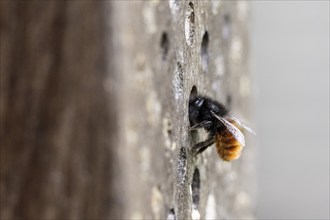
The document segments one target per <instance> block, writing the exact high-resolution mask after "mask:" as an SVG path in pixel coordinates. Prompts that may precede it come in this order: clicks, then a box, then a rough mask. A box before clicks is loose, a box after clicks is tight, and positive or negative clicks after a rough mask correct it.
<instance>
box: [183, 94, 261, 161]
mask: <svg viewBox="0 0 330 220" xmlns="http://www.w3.org/2000/svg"><path fill="white" fill-rule="evenodd" d="M189 121H190V125H191V127H190V130H196V129H199V128H204V129H205V130H206V131H207V132H208V138H207V139H206V140H205V141H202V142H200V143H198V144H196V145H195V146H194V147H193V148H194V149H196V151H197V153H201V152H203V151H204V150H206V148H208V147H209V146H211V145H212V144H213V143H215V146H216V148H217V152H218V154H219V157H220V158H221V159H223V160H225V161H231V160H235V159H237V158H239V156H240V154H241V151H242V149H243V147H244V146H245V138H244V135H243V133H242V132H241V129H243V128H244V129H245V130H247V131H249V132H251V133H254V132H253V131H252V129H251V128H249V127H248V126H246V125H244V124H243V123H241V122H240V121H239V120H238V119H237V118H235V117H233V116H232V115H230V113H229V110H228V109H227V108H226V107H225V106H224V105H223V104H221V103H219V102H217V101H215V100H213V99H211V98H209V97H206V96H196V97H194V98H192V99H191V100H189ZM254 134H255V133H254Z"/></svg>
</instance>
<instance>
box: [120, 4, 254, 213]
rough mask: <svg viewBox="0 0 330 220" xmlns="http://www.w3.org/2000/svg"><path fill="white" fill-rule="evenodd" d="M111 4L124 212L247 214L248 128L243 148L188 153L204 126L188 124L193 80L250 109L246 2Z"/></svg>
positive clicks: (238, 109)
mask: <svg viewBox="0 0 330 220" xmlns="http://www.w3.org/2000/svg"><path fill="white" fill-rule="evenodd" d="M114 8H115V10H114V11H115V14H114V17H115V18H116V20H119V21H121V22H119V23H116V25H115V26H116V27H115V30H116V31H115V32H116V33H117V34H118V35H117V36H116V37H117V39H116V42H117V43H116V44H117V45H118V53H119V55H118V56H116V58H115V59H116V60H117V63H120V62H121V65H120V70H119V72H121V73H122V75H121V76H122V77H121V80H122V84H121V85H122V87H121V89H120V91H121V92H120V93H121V94H122V97H123V100H121V101H122V102H121V103H120V109H121V110H120V111H119V112H120V117H119V118H120V119H122V120H123V121H122V123H120V124H121V132H120V134H121V141H122V144H121V146H122V148H121V149H120V151H121V152H122V153H121V155H126V156H127V157H125V163H124V167H125V169H124V170H126V172H125V174H126V183H127V185H126V186H125V187H126V189H127V191H126V192H127V195H126V196H127V197H126V198H125V201H127V203H126V205H127V211H126V213H125V217H127V218H135V219H137V218H165V217H168V218H169V219H170V218H171V217H173V212H174V213H175V216H176V218H178V219H189V218H195V219H198V218H199V217H200V218H211V219H212V218H213V219H214V218H249V217H253V194H254V188H253V186H254V181H253V179H254V171H253V170H254V169H253V151H254V148H253V145H252V144H250V143H252V142H250V141H249V136H248V137H247V139H248V141H247V143H248V146H247V147H246V148H245V149H244V152H243V155H242V157H241V158H240V159H239V160H237V161H234V162H231V163H226V162H223V161H221V160H220V159H219V157H218V155H217V154H216V151H215V149H214V148H210V149H208V150H207V151H206V152H205V153H204V154H203V155H199V156H198V157H196V156H194V155H193V152H192V151H191V146H192V145H193V144H194V143H196V141H197V140H199V139H201V138H204V136H203V134H200V133H197V134H190V133H189V132H188V127H189V122H188V100H189V96H190V94H191V91H192V90H193V87H195V89H194V92H196V91H197V93H201V94H207V95H209V96H211V97H214V98H216V99H218V100H221V101H223V102H224V103H226V104H227V105H229V107H230V108H231V109H232V110H233V112H234V113H235V114H236V115H238V116H242V117H243V118H246V119H248V118H249V114H250V112H249V109H250V99H249V95H250V77H249V71H248V44H247V30H248V19H247V18H248V14H249V11H248V3H247V2H244V1H239V2H230V1H205V2H204V1H191V2H189V1H148V2H139V1H137V2H136V1H134V2H131V1H130V2H126V3H123V2H116V3H114ZM196 170H197V171H196ZM194 172H196V173H195V178H194V182H193V174H194ZM192 182H193V183H192Z"/></svg>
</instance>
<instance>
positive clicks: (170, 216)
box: [167, 208, 176, 220]
mask: <svg viewBox="0 0 330 220" xmlns="http://www.w3.org/2000/svg"><path fill="white" fill-rule="evenodd" d="M175 219H176V217H175V210H174V209H173V208H172V209H170V210H169V212H168V215H167V220H175Z"/></svg>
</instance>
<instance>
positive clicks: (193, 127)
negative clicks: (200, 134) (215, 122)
mask: <svg viewBox="0 0 330 220" xmlns="http://www.w3.org/2000/svg"><path fill="white" fill-rule="evenodd" d="M211 124H212V121H202V122H201V123H199V124H197V125H194V126H192V127H190V128H189V131H192V130H196V129H198V128H205V127H208V126H210V125H211Z"/></svg>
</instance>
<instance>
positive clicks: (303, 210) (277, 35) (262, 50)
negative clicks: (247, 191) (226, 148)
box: [250, 1, 329, 219]
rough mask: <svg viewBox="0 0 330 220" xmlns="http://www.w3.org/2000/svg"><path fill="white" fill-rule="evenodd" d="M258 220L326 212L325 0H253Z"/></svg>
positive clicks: (320, 216)
mask: <svg viewBox="0 0 330 220" xmlns="http://www.w3.org/2000/svg"><path fill="white" fill-rule="evenodd" d="M251 16H252V26H251V33H250V34H251V38H250V39H251V58H252V59H251V60H252V62H251V64H252V65H251V67H252V68H251V70H252V73H253V76H254V83H255V84H254V88H255V93H256V110H255V112H256V115H255V118H256V124H257V133H258V136H257V137H258V161H257V163H258V166H257V167H258V175H259V177H258V185H259V186H258V201H257V217H258V218H262V219H265V218H271V219H280V218H290V219H292V218H295V219H328V218H329V1H271V2H266V1H254V2H252V4H251Z"/></svg>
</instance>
